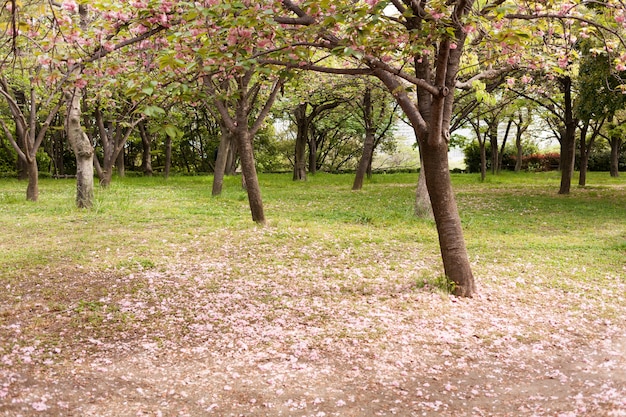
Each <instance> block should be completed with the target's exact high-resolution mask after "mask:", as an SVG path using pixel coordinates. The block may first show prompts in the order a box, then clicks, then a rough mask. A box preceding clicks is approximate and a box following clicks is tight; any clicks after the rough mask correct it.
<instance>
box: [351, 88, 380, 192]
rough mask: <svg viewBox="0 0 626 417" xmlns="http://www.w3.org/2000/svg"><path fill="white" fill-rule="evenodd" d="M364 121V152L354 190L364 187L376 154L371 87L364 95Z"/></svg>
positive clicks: (353, 185) (355, 178)
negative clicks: (364, 180) (373, 156)
mask: <svg viewBox="0 0 626 417" xmlns="http://www.w3.org/2000/svg"><path fill="white" fill-rule="evenodd" d="M363 121H364V122H365V140H364V141H363V154H362V155H361V159H360V160H359V165H358V167H357V170H356V175H355V176H354V183H353V184H352V190H360V189H361V188H363V179H364V178H365V174H366V173H367V169H368V167H369V166H370V163H371V158H372V155H373V154H374V142H375V138H374V133H375V128H374V126H373V120H372V92H371V90H370V89H369V88H367V89H366V90H365V94H364V95H363Z"/></svg>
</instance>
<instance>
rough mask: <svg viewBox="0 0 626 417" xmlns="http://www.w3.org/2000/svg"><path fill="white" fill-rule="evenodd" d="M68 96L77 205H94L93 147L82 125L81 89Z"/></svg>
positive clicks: (68, 135) (80, 206)
mask: <svg viewBox="0 0 626 417" xmlns="http://www.w3.org/2000/svg"><path fill="white" fill-rule="evenodd" d="M66 98H67V107H68V111H67V122H66V123H67V126H66V129H67V139H68V141H69V142H70V144H71V145H72V150H73V151H74V155H75V156H76V206H78V208H90V207H92V206H93V167H94V157H93V147H92V146H91V141H90V140H89V138H88V137H87V135H86V134H85V132H83V129H82V128H81V126H80V119H81V110H80V99H81V93H80V90H79V89H75V90H74V91H73V92H72V93H66Z"/></svg>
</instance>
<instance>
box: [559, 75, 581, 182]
mask: <svg viewBox="0 0 626 417" xmlns="http://www.w3.org/2000/svg"><path fill="white" fill-rule="evenodd" d="M559 82H560V83H561V88H562V91H563V94H564V97H563V102H564V104H565V115H564V116H565V126H564V130H563V132H562V134H561V138H560V142H561V158H560V165H561V167H560V168H561V186H560V188H559V194H569V192H570V188H571V184H572V176H573V175H574V158H575V156H576V125H577V124H578V121H577V120H576V119H575V118H574V112H573V103H572V80H571V78H570V77H569V76H566V77H562V78H560V79H559Z"/></svg>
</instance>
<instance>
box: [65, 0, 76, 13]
mask: <svg viewBox="0 0 626 417" xmlns="http://www.w3.org/2000/svg"><path fill="white" fill-rule="evenodd" d="M61 7H62V8H63V9H64V10H67V11H68V12H71V13H78V4H77V3H76V1H75V0H64V1H63V3H62V4H61Z"/></svg>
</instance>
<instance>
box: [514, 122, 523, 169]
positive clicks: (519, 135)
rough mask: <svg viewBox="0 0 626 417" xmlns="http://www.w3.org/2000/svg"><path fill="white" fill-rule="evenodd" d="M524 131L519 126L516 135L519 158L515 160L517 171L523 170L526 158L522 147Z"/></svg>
mask: <svg viewBox="0 0 626 417" xmlns="http://www.w3.org/2000/svg"><path fill="white" fill-rule="evenodd" d="M522 133H523V132H521V129H520V128H519V127H518V129H517V133H516V135H515V148H516V149H517V160H516V161H515V172H520V171H521V170H522V159H523V158H524V149H523V147H522Z"/></svg>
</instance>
